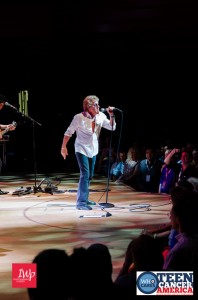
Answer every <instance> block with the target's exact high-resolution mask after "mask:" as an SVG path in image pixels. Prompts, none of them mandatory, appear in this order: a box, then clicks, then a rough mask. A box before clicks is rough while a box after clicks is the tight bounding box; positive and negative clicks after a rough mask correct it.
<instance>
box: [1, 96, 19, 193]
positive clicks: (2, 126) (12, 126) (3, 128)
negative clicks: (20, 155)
mask: <svg viewBox="0 0 198 300" xmlns="http://www.w3.org/2000/svg"><path fill="white" fill-rule="evenodd" d="M4 105H5V100H4V96H3V95H0V110H1V109H2V108H3V107H4ZM15 128H16V126H15V125H13V124H8V125H4V124H0V140H1V139H2V134H1V131H3V130H8V131H11V130H15ZM8 193H9V192H5V191H2V190H1V189H0V195H5V194H8Z"/></svg>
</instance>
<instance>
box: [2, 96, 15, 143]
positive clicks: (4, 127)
mask: <svg viewBox="0 0 198 300" xmlns="http://www.w3.org/2000/svg"><path fill="white" fill-rule="evenodd" d="M3 98H4V97H3V96H2V95H0V110H1V109H2V108H3V107H4V105H5V101H4V100H3ZM15 128H16V126H14V125H13V124H8V125H3V124H0V139H2V135H1V130H4V129H8V131H11V130H15Z"/></svg>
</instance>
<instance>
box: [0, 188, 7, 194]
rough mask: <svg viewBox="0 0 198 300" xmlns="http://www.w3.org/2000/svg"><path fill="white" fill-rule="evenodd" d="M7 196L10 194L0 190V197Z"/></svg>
mask: <svg viewBox="0 0 198 300" xmlns="http://www.w3.org/2000/svg"><path fill="white" fill-rule="evenodd" d="M6 194H9V192H6V191H2V190H1V189H0V195H6Z"/></svg>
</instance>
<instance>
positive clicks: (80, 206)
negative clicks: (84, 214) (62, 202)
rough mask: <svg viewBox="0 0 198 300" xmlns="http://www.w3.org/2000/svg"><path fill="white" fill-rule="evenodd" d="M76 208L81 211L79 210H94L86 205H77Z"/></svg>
mask: <svg viewBox="0 0 198 300" xmlns="http://www.w3.org/2000/svg"><path fill="white" fill-rule="evenodd" d="M76 208H77V209H79V210H92V208H91V207H90V206H89V205H86V204H84V205H77V206H76Z"/></svg>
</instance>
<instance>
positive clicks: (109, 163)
mask: <svg viewBox="0 0 198 300" xmlns="http://www.w3.org/2000/svg"><path fill="white" fill-rule="evenodd" d="M112 135H113V122H112V130H111V136H110V143H109V161H108V168H107V172H108V173H107V188H106V202H105V203H99V205H100V206H102V207H106V208H109V207H114V206H115V205H114V204H112V203H108V195H109V180H110V166H111V156H112V155H111V153H112Z"/></svg>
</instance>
